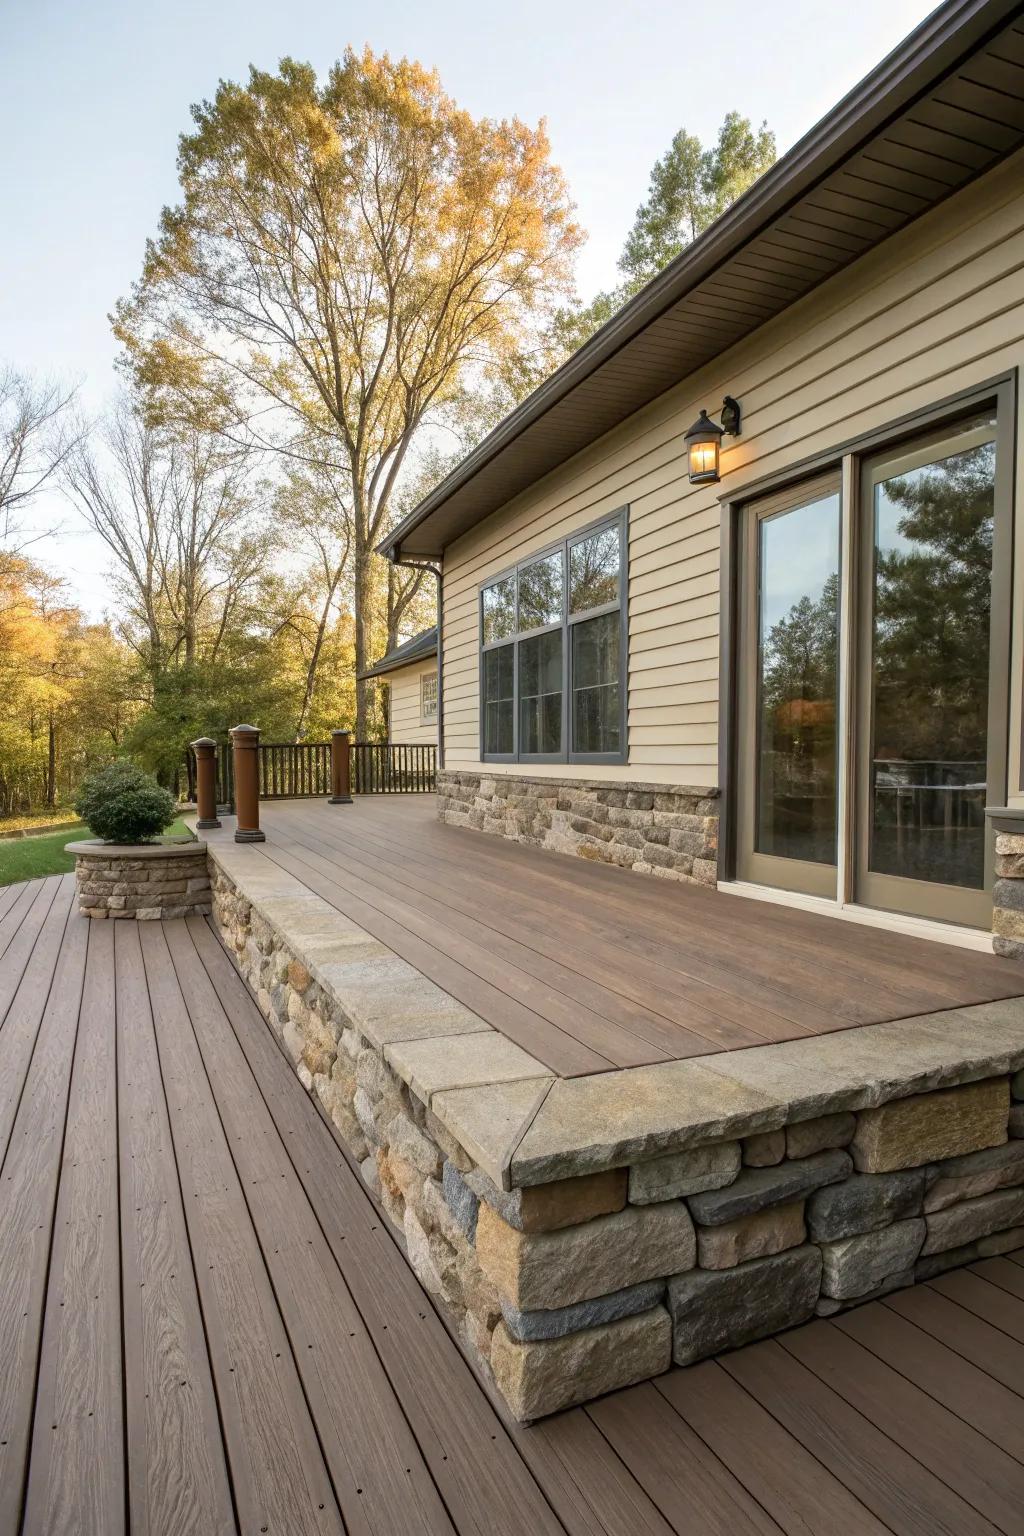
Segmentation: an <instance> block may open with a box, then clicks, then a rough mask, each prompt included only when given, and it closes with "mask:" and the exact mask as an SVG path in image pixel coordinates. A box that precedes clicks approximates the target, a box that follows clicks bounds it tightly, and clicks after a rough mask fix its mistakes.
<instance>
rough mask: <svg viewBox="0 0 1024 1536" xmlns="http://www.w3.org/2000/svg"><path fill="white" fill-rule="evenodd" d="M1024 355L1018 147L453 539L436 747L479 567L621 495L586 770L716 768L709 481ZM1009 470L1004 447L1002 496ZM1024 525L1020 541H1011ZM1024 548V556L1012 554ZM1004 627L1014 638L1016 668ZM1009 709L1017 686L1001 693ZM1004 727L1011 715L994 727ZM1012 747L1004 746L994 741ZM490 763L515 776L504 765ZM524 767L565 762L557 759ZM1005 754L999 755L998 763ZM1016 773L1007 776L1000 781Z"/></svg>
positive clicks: (453, 695) (459, 755)
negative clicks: (621, 592) (716, 431)
mask: <svg viewBox="0 0 1024 1536" xmlns="http://www.w3.org/2000/svg"><path fill="white" fill-rule="evenodd" d="M1021 364H1024V153H1022V154H1018V155H1017V156H1015V157H1014V158H1013V159H1011V160H1009V161H1007V162H1006V163H1005V164H1004V165H1003V166H1001V167H999V168H998V169H996V170H994V171H992V172H991V173H989V174H988V175H987V176H985V177H983V178H982V179H980V180H979V181H978V182H976V183H975V184H974V185H973V186H972V187H970V188H968V189H967V190H966V191H964V192H961V193H959V194H957V195H956V196H955V197H953V198H951V199H950V200H949V201H948V202H946V203H944V204H942V205H941V206H940V207H939V208H937V209H935V210H933V211H932V212H931V213H930V214H928V215H926V216H925V217H924V218H922V219H921V220H919V221H918V223H917V224H915V225H914V226H912V227H911V228H910V229H908V230H905V231H903V232H902V233H901V234H898V235H896V236H894V237H893V238H892V239H890V240H888V241H887V242H886V243H885V244H884V245H882V246H880V247H879V248H878V249H877V250H876V251H873V252H871V253H870V254H869V255H867V256H865V257H863V258H861V260H860V261H859V262H857V263H856V264H855V265H854V266H853V267H852V268H850V269H848V270H847V271H846V272H844V273H842V274H840V275H839V276H838V277H836V278H833V279H831V280H830V281H829V282H828V283H826V284H824V285H823V286H822V287H821V288H820V289H818V290H817V291H816V292H814V293H813V294H810V295H808V296H807V297H806V298H805V299H803V300H801V301H800V302H799V303H798V304H796V305H794V306H793V308H792V309H790V310H789V311H788V312H787V313H786V314H785V315H781V316H779V317H778V318H777V319H775V320H772V321H770V322H769V323H768V324H766V325H765V326H763V327H762V328H761V329H760V330H759V331H757V332H756V333H755V334H754V335H753V336H751V337H748V338H747V339H746V340H745V341H744V342H742V343H740V344H739V345H737V346H736V347H734V348H733V349H732V350H731V351H729V352H727V353H725V354H723V355H722V356H721V357H720V358H717V359H716V360H715V362H714V363H713V364H711V365H709V366H708V367H707V368H705V369H703V370H702V371H701V372H700V373H698V374H695V375H693V376H691V377H690V378H689V379H687V380H686V381H685V382H684V383H683V384H680V385H678V386H676V387H675V388H674V389H672V390H670V391H669V392H668V393H666V394H664V395H662V396H660V397H659V398H658V399H657V400H656V401H654V402H652V404H651V405H649V406H646V407H645V408H644V409H643V410H642V411H639V412H637V414H636V415H635V416H632V417H631V418H630V419H629V420H628V421H626V422H624V423H622V425H620V426H619V427H616V428H615V429H614V430H613V431H612V432H610V433H608V434H606V436H604V437H603V438H601V439H600V440H599V441H598V442H596V443H593V444H591V445H590V446H589V447H588V448H586V449H585V450H584V451H583V452H582V453H580V454H577V455H576V457H575V458H574V459H572V460H570V461H569V462H568V463H567V464H565V465H562V466H561V467H560V468H559V469H557V470H555V471H553V472H552V473H551V474H550V475H548V476H546V477H545V478H544V479H543V480H540V481H538V483H537V484H536V485H535V486H533V487H531V488H530V489H529V490H528V491H526V492H524V493H523V494H521V495H520V496H518V497H517V498H516V499H515V500H514V501H512V502H510V503H509V504H508V505H507V506H506V507H504V508H502V509H501V510H500V511H498V512H496V513H495V514H494V515H493V516H491V517H489V518H487V519H486V520H485V521H484V522H483V523H481V524H480V525H479V526H478V527H476V528H474V529H472V530H471V531H470V532H469V533H467V534H465V535H464V536H463V537H462V538H461V539H460V540H458V541H457V542H456V543H454V544H453V545H451V546H450V547H449V549H448V550H447V551H446V553H445V561H444V645H445V653H444V655H445V667H444V672H445V701H444V702H445V740H446V749H445V761H446V766H447V767H449V768H452V769H460V768H463V769H474V768H478V767H479V766H480V763H479V754H480V748H479V698H478V692H479V685H478V677H479V671H478V668H479V659H478V658H479V635H478V618H477V612H478V608H477V604H478V593H479V589H480V587H481V585H482V584H483V583H484V581H486V580H487V579H488V578H489V577H490V576H492V575H494V574H495V573H497V572H498V571H500V570H502V569H503V568H505V567H507V566H508V565H510V564H511V563H512V562H513V561H515V560H519V559H522V558H523V557H524V556H526V555H528V554H530V553H531V552H532V551H534V550H537V549H539V548H541V547H542V546H543V545H545V544H548V543H550V542H552V541H553V540H555V539H558V538H561V537H562V536H563V535H565V534H566V533H568V532H571V531H572V530H573V529H576V528H579V527H582V526H584V525H585V524H587V523H590V522H593V521H594V520H595V519H597V518H599V517H602V516H604V515H606V514H608V513H611V512H613V511H615V510H616V509H617V508H618V507H621V506H623V505H626V504H628V506H629V636H630V645H629V714H628V719H629V763H628V765H626V766H603V767H587V768H586V769H585V770H583V769H581V770H579V772H580V773H581V776H585V777H587V778H602V779H608V780H622V779H638V780H654V781H659V782H666V783H672V782H674V783H683V784H695V785H712V784H715V783H716V782H717V779H718V769H717V755H718V753H717V738H718V724H717V700H718V607H719V595H718V594H719V541H720V523H721V514H720V506H719V499H720V497H722V496H727V497H733V498H735V497H737V496H740V495H741V494H742V492H743V490H744V487H746V486H748V485H751V484H753V483H754V482H756V481H759V480H761V479H762V478H763V477H764V476H766V475H769V474H774V473H776V472H778V471H780V470H786V469H789V468H790V467H793V466H796V465H798V464H800V463H801V462H802V461H804V460H807V459H809V458H811V457H812V456H814V455H817V454H820V453H827V452H831V451H832V450H835V451H836V454H837V460H838V454H839V450H840V449H841V447H842V445H843V444H844V443H846V442H848V441H849V440H851V439H853V438H856V437H858V436H859V435H862V434H864V433H867V432H870V431H873V430H876V429H878V428H884V427H885V426H886V425H887V424H888V423H890V422H893V421H895V420H896V419H898V418H900V417H903V416H906V415H908V414H909V413H911V412H913V411H915V410H923V409H925V408H927V407H929V406H931V405H934V404H935V403H936V402H937V401H939V400H941V399H943V398H944V397H946V396H949V395H952V394H955V393H957V392H958V391H960V390H963V389H967V388H970V387H971V386H973V385H976V384H980V383H983V382H985V381H986V380H988V379H990V378H992V377H994V376H996V375H998V374H1000V373H1004V372H1006V371H1007V370H1008V369H1010V368H1012V367H1016V366H1019V365H1021ZM726 393H728V394H731V395H735V396H736V397H737V399H738V400H739V401H740V403H741V405H742V408H743V432H742V435H741V436H740V437H739V438H726V439H725V444H724V451H723V459H722V466H723V476H722V481H721V484H720V485H718V486H699V487H691V486H690V485H689V482H688V480H687V478H686V464H685V455H684V452H683V434H684V433H685V431H686V429H687V427H688V426H689V425H690V423H691V422H692V421H693V420H694V419H695V418H696V416H697V415H698V412H699V411H700V409H701V407H707V409H708V410H709V411H711V412H712V413H717V411H718V409H719V408H720V405H721V400H722V397H723V395H725V394H726ZM1022 500H1024V497H1022V495H1021V478H1020V469H1019V456H1018V496H1017V504H1018V507H1019V506H1020V505H1021V503H1022ZM1022 543H1024V540H1021V539H1018V540H1017V548H1018V551H1019V550H1020V547H1021V544H1022ZM1021 559H1022V560H1024V555H1022V556H1021ZM1020 653H1021V637H1020V636H1019V635H1016V636H1015V671H1014V676H1015V677H1019V676H1020V667H1021V654H1020ZM1012 692H1013V697H1014V701H1015V708H1016V707H1017V696H1018V694H1019V693H1020V689H1019V688H1015V689H1013V690H1012ZM1018 736H1019V722H1017V721H1014V722H1012V723H1011V741H1016V739H1017V737H1018ZM1011 755H1013V754H1011ZM488 771H489V772H491V771H493V772H497V773H516V772H518V771H521V770H520V769H519V768H518V766H517V765H516V764H491V765H488ZM529 771H530V773H531V774H535V775H539V774H552V775H558V774H565V773H566V772H570V773H571V772H573V769H572V768H571V767H568V768H567V767H566V765H564V764H548V765H531V767H530V770H529ZM1016 772H1017V764H1016V760H1015V758H1014V761H1012V762H1011V775H1015V774H1016ZM1016 782H1017V780H1016V777H1011V783H1012V784H1016Z"/></svg>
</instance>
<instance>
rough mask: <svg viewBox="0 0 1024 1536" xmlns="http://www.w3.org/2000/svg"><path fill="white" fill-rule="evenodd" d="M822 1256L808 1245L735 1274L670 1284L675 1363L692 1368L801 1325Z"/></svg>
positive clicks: (814, 1293)
mask: <svg viewBox="0 0 1024 1536" xmlns="http://www.w3.org/2000/svg"><path fill="white" fill-rule="evenodd" d="M820 1281H821V1252H820V1250H819V1249H818V1248H816V1247H815V1246H814V1245H813V1244H812V1243H809V1244H807V1245H806V1246H804V1247H802V1248H793V1249H790V1250H789V1251H788V1252H787V1253H780V1254H775V1255H774V1256H773V1257H771V1258H767V1259H751V1260H749V1262H747V1263H746V1264H739V1265H737V1267H736V1268H735V1269H721V1270H710V1269H696V1270H691V1272H690V1273H689V1274H686V1275H677V1276H675V1277H674V1278H673V1279H671V1280H670V1281H669V1283H668V1309H669V1312H670V1314H671V1316H672V1325H673V1341H674V1342H673V1359H674V1360H675V1363H676V1364H677V1365H690V1364H692V1362H693V1361H694V1360H703V1359H705V1358H706V1357H707V1356H708V1355H713V1354H716V1353H717V1352H718V1351H719V1350H721V1349H735V1348H737V1347H738V1346H739V1345H740V1344H749V1343H750V1342H751V1341H752V1340H754V1339H763V1338H767V1336H768V1335H769V1334H772V1333H778V1332H779V1331H780V1330H781V1329H783V1328H792V1327H793V1326H795V1324H797V1323H802V1322H805V1321H806V1320H807V1319H808V1318H809V1317H810V1316H811V1315H812V1314H813V1312H814V1304H815V1302H816V1301H817V1299H818V1291H819V1286H820Z"/></svg>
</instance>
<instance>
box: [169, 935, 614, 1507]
mask: <svg viewBox="0 0 1024 1536" xmlns="http://www.w3.org/2000/svg"><path fill="white" fill-rule="evenodd" d="M187 926H188V928H189V931H190V932H191V933H192V935H193V937H194V940H195V943H196V946H197V949H198V951H199V953H200V955H201V958H202V961H203V964H204V966H205V967H206V968H207V970H208V972H209V973H210V975H211V977H212V978H213V979H214V980H215V984H216V986H217V989H218V992H219V994H220V997H221V1000H222V1003H223V1006H224V1009H225V1012H226V1013H227V1015H228V1017H229V1019H230V1021H231V1024H232V1026H233V1028H234V1029H235V1033H236V1036H237V1039H238V1043H239V1045H240V1047H241V1049H242V1051H243V1052H244V1054H245V1057H246V1060H247V1062H248V1064H249V1068H250V1070H251V1072H252V1074H253V1076H254V1078H255V1080H256V1082H257V1084H258V1085H259V1088H260V1092H261V1094H262V1096H263V1098H264V1101H265V1102H266V1103H267V1104H269V1105H273V1106H274V1114H275V1117H276V1118H277V1119H278V1122H279V1123H280V1125H281V1128H282V1133H283V1138H284V1142H285V1146H286V1147H287V1150H288V1154H289V1157H290V1159H291V1162H292V1165H293V1167H294V1168H295V1171H296V1173H297V1175H298V1177H299V1179H300V1180H301V1182H302V1185H303V1188H304V1190H305V1191H306V1194H307V1196H308V1197H309V1200H310V1202H311V1203H312V1205H313V1206H314V1208H315V1210H316V1213H317V1216H318V1219H319V1221H320V1223H321V1226H322V1228H323V1232H324V1236H325V1237H326V1239H327V1241H328V1243H329V1244H330V1246H331V1250H332V1252H333V1254H334V1257H335V1260H336V1262H337V1264H338V1266H339V1268H340V1269H341V1272H342V1274H343V1275H344V1278H345V1283H346V1285H347V1286H348V1289H349V1292H350V1294H351V1296H352V1299H353V1301H354V1302H355V1304H356V1306H357V1308H358V1309H359V1312H360V1313H361V1315H362V1317H363V1318H364V1320H365V1323H366V1326H367V1328H368V1329H369V1331H370V1333H371V1334H372V1336H373V1339H374V1343H375V1346H376V1348H377V1351H378V1354H379V1356H380V1359H381V1363H382V1365H383V1367H384V1369H385V1371H386V1372H387V1375H388V1378H389V1380H390V1381H391V1382H392V1384H393V1385H394V1388H395V1391H396V1392H397V1394H398V1397H399V1400H400V1401H401V1403H402V1406H403V1409H404V1410H405V1413H406V1415H407V1417H408V1419H409V1423H410V1425H411V1427H412V1430H413V1432H414V1434H415V1436H416V1439H417V1441H418V1443H419V1445H420V1448H421V1451H422V1453H423V1455H424V1458H425V1459H426V1461H427V1463H428V1465H429V1466H430V1469H431V1472H432V1474H433V1476H434V1479H435V1481H436V1483H437V1486H438V1488H439V1489H440V1491H441V1494H442V1497H443V1499H444V1502H445V1505H446V1507H447V1508H448V1510H449V1511H450V1513H451V1516H452V1519H453V1521H454V1523H455V1526H456V1528H457V1530H458V1531H459V1532H460V1536H462V1533H474V1536H519V1533H520V1532H522V1531H523V1530H524V1529H530V1530H533V1531H537V1532H538V1533H541V1536H548V1533H553V1532H556V1531H558V1530H559V1529H560V1528H561V1527H560V1524H559V1522H558V1521H557V1520H556V1519H555V1517H554V1516H553V1514H552V1512H551V1510H550V1508H549V1507H548V1504H547V1502H546V1500H545V1499H544V1498H543V1497H542V1496H541V1495H540V1493H539V1491H538V1489H537V1487H536V1484H535V1482H534V1480H533V1478H532V1476H531V1475H530V1473H529V1471H528V1470H527V1468H526V1467H525V1466H524V1463H523V1461H522V1458H521V1457H520V1455H519V1453H518V1452H517V1451H516V1448H515V1446H514V1444H513V1443H512V1441H511V1439H510V1437H509V1434H508V1431H507V1429H506V1428H505V1426H504V1425H503V1424H502V1422H501V1420H500V1418H499V1417H498V1415H497V1414H496V1413H495V1412H494V1410H493V1409H492V1408H491V1406H490V1404H489V1403H488V1401H487V1399H486V1397H485V1396H484V1395H483V1393H482V1392H481V1391H480V1388H479V1386H478V1385H477V1383H476V1380H475V1378H474V1376H473V1373H472V1371H471V1370H470V1368H469V1366H468V1365H467V1364H466V1362H465V1361H464V1360H463V1359H462V1357H461V1355H459V1354H458V1352H457V1351H456V1350H455V1349H454V1348H453V1346H452V1343H451V1340H450V1338H449V1336H448V1334H447V1332H446V1330H445V1328H444V1327H443V1325H442V1323H441V1321H440V1319H439V1318H438V1316H437V1314H436V1313H435V1312H434V1310H433V1308H432V1306H431V1305H430V1303H429V1302H428V1300H427V1298H426V1296H425V1294H424V1292H423V1291H422V1290H421V1288H420V1286H419V1283H418V1282H417V1280H416V1278H415V1276H414V1275H413V1273H412V1271H411V1270H410V1269H409V1267H408V1265H407V1264H406V1263H405V1261H404V1259H403V1258H402V1257H401V1255H400V1253H399V1250H398V1249H397V1247H396V1246H395V1243H394V1241H393V1239H392V1238H391V1236H390V1233H389V1232H388V1230H387V1225H386V1222H385V1220H384V1219H383V1217H382V1216H381V1215H380V1213H379V1212H378V1211H377V1209H376V1207H375V1206H374V1205H373V1204H372V1203H371V1202H370V1200H369V1198H368V1196H367V1195H366V1192H365V1190H364V1188H363V1186H362V1182H361V1180H359V1178H358V1176H357V1175H355V1174H354V1173H353V1170H352V1167H351V1165H350V1163H349V1162H348V1160H347V1158H346V1157H345V1155H344V1154H343V1153H342V1151H341V1150H340V1148H339V1147H338V1145H337V1143H336V1141H335V1139H334V1137H333V1136H332V1134H331V1132H330V1131H329V1130H328V1128H327V1126H326V1125H325V1123H324V1122H323V1120H321V1118H320V1116H319V1115H318V1114H317V1113H316V1111H315V1110H314V1109H313V1108H312V1106H311V1104H310V1103H309V1099H308V1096H307V1094H306V1091H305V1089H304V1088H303V1087H302V1085H301V1084H300V1083H299V1081H298V1079H297V1077H296V1076H295V1074H294V1071H293V1070H292V1068H291V1067H290V1065H289V1064H288V1062H287V1061H286V1060H285V1058H284V1056H283V1054H282V1052H281V1050H280V1047H279V1046H278V1045H277V1043H276V1041H275V1040H274V1039H273V1037H272V1036H271V1034H270V1032H269V1030H268V1029H267V1027H266V1025H265V1024H264V1022H263V1020H262V1018H261V1016H260V1014H259V1013H258V1011H257V1010H256V1008H255V1007H254V1005H253V1002H252V999H251V998H250V997H249V995H248V993H247V991H246V989H245V987H244V985H243V983H242V981H241V979H240V978H239V976H238V975H237V973H236V972H235V971H234V970H233V968H232V967H231V964H230V961H229V960H228V958H227V956H226V955H225V953H224V951H223V949H222V948H221V946H220V944H219V943H218V941H217V940H216V939H215V938H214V936H213V934H212V932H211V931H210V929H209V928H208V926H207V925H206V924H205V923H203V922H202V921H201V920H197V919H189V920H188V925H187ZM579 1529H580V1531H581V1533H582V1532H583V1531H584V1530H590V1529H594V1528H593V1527H580V1528H579Z"/></svg>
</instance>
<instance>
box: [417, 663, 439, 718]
mask: <svg viewBox="0 0 1024 1536" xmlns="http://www.w3.org/2000/svg"><path fill="white" fill-rule="evenodd" d="M420 719H421V720H423V721H425V722H427V723H430V722H432V721H434V720H436V719H437V673H436V672H421V673H420Z"/></svg>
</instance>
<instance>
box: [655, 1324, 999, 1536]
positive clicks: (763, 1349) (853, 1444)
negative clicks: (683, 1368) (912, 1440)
mask: <svg viewBox="0 0 1024 1536" xmlns="http://www.w3.org/2000/svg"><path fill="white" fill-rule="evenodd" d="M784 1337H785V1336H784V1335H783V1338H784ZM719 1368H720V1369H721V1370H723V1371H725V1372H726V1373H727V1374H728V1375H729V1376H731V1377H732V1379H733V1381H735V1382H737V1383H738V1384H739V1386H741V1387H742V1388H743V1389H744V1391H745V1392H746V1393H747V1394H748V1395H749V1396H750V1397H752V1398H754V1399H755V1400H756V1401H757V1402H758V1403H759V1404H760V1405H761V1407H762V1408H764V1409H765V1410H766V1412H767V1413H769V1414H770V1415H771V1417H772V1418H773V1419H774V1420H775V1421H776V1422H777V1423H778V1424H780V1425H781V1426H782V1428H783V1429H784V1430H786V1431H787V1433H788V1434H789V1435H790V1436H792V1438H793V1439H794V1440H796V1441H797V1442H798V1443H799V1444H800V1445H802V1446H803V1447H804V1449H805V1450H807V1451H809V1452H810V1453H811V1455H812V1456H813V1457H814V1458H815V1459H816V1460H817V1461H819V1462H821V1463H822V1464H823V1465H824V1466H826V1467H827V1468H828V1470H829V1472H830V1473H831V1475H832V1476H833V1477H834V1478H837V1479H838V1480H839V1481H840V1482H841V1483H842V1484H844V1486H845V1487H846V1489H847V1490H848V1491H849V1492H850V1493H851V1494H853V1496H854V1497H855V1498H856V1499H858V1500H859V1501H860V1503H861V1504H863V1505H864V1506H865V1508H866V1509H868V1510H869V1511H870V1512H871V1514H872V1515H874V1517H875V1519H876V1520H879V1521H881V1522H882V1524H883V1526H888V1527H889V1529H890V1530H891V1531H893V1532H894V1533H895V1536H994V1532H995V1531H996V1530H997V1529H998V1528H997V1527H996V1526H994V1525H993V1524H992V1523H991V1522H990V1521H989V1520H986V1519H985V1517H984V1516H983V1515H981V1514H980V1513H979V1512H978V1511H977V1510H976V1509H974V1508H972V1506H971V1505H970V1504H968V1503H967V1501H966V1500H965V1499H963V1498H961V1497H960V1495H959V1494H957V1493H956V1492H955V1491H954V1490H953V1489H952V1488H950V1487H949V1485H948V1484H947V1483H945V1482H943V1481H942V1480H940V1479H939V1478H938V1477H936V1476H935V1474H934V1473H933V1472H931V1471H930V1470H929V1469H928V1468H927V1467H924V1466H922V1465H921V1463H920V1462H919V1461H918V1460H917V1458H916V1457H915V1456H914V1455H913V1454H912V1453H911V1452H909V1451H908V1450H906V1449H905V1448H904V1446H903V1443H902V1437H901V1438H899V1439H896V1440H893V1438H892V1437H891V1435H890V1434H889V1433H888V1432H887V1431H886V1430H884V1429H880V1428H879V1427H878V1426H877V1425H875V1424H874V1423H872V1421H871V1420H870V1419H869V1418H866V1417H865V1416H864V1415H863V1414H862V1413H860V1412H858V1410H857V1409H856V1408H854V1407H853V1406H852V1405H851V1404H849V1403H848V1402H847V1401H846V1400H845V1399H844V1398H842V1397H840V1395H839V1394H838V1393H837V1392H834V1391H833V1390H832V1388H831V1387H830V1386H829V1385H828V1384H827V1383H826V1382H824V1381H822V1380H821V1378H820V1377H819V1376H817V1375H816V1373H815V1372H813V1371H811V1370H809V1369H808V1368H807V1367H806V1366H804V1365H803V1364H801V1363H800V1362H799V1361H798V1360H796V1359H795V1358H794V1356H792V1355H791V1354H790V1353H789V1352H788V1351H787V1350H786V1349H784V1348H783V1345H782V1343H780V1342H778V1341H776V1340H771V1341H769V1342H767V1343H764V1344H754V1345H751V1346H749V1347H748V1348H747V1349H743V1350H738V1351H737V1352H736V1353H735V1354H733V1355H723V1356H722V1357H721V1361H720V1366H719ZM683 1387H684V1384H683V1383H681V1384H680V1387H679V1389H678V1390H679V1391H680V1392H682V1391H683ZM684 1401H686V1399H685V1398H684ZM687 1411H689V1410H687ZM725 1449H726V1447H725V1446H724V1445H723V1446H722V1447H721V1449H720V1452H719V1454H722V1452H723V1451H724V1450H725ZM784 1469H785V1462H782V1463H780V1466H779V1474H778V1475H780V1476H783V1477H784V1476H785V1470H784ZM831 1528H832V1529H840V1530H841V1529H843V1526H842V1525H839V1526H836V1525H835V1524H833V1525H832V1527H831ZM853 1528H854V1529H856V1526H855V1525H854V1527H853ZM812 1529H813V1526H812Z"/></svg>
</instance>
